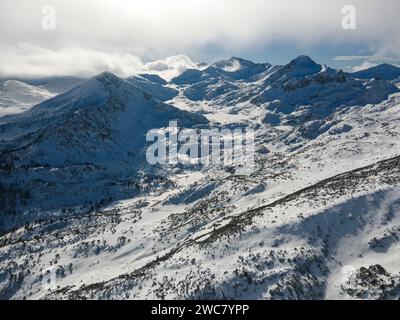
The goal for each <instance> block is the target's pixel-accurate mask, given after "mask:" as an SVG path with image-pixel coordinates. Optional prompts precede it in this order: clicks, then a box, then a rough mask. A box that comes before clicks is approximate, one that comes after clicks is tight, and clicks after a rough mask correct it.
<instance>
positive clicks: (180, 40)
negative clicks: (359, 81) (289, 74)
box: [0, 0, 400, 77]
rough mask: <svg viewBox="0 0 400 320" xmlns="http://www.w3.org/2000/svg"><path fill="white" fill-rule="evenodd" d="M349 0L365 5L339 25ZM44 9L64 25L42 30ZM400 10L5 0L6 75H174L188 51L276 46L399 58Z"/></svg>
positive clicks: (1, 14) (233, 1) (384, 4)
mask: <svg viewBox="0 0 400 320" xmlns="http://www.w3.org/2000/svg"><path fill="white" fill-rule="evenodd" d="M346 4H351V5H353V6H355V8H356V10H357V30H353V31H345V30H343V29H342V27H341V20H342V17H343V15H342V7H343V6H344V5H346ZM44 5H53V6H54V8H55V9H56V18H57V19H56V22H57V26H56V30H43V28H42V26H41V19H42V18H43V15H42V13H41V10H42V7H43V6H44ZM399 12H400V2H399V1H398V0H383V1H378V0H351V1H342V0H279V1H268V0H246V1H244V0H146V1H134V0H113V1H107V0H68V1H65V0H46V1H42V0H1V1H0V30H1V32H0V76H13V75H18V76H21V75H26V76H37V75H61V74H68V75H84V76H87V75H92V74H95V73H98V72H101V71H104V70H110V71H113V72H116V73H118V74H120V75H130V74H132V73H135V72H142V71H148V72H153V71H154V72H158V73H163V74H165V75H166V76H167V77H170V76H171V75H173V74H174V73H176V72H181V71H183V70H184V69H185V68H187V67H191V66H193V62H192V61H191V60H190V59H189V58H188V57H186V56H183V55H180V54H185V55H188V56H190V57H192V58H193V59H194V60H196V61H201V60H207V61H210V60H212V59H214V58H215V59H216V58H219V57H221V56H224V55H226V56H227V57H228V56H230V55H231V53H241V52H256V51H257V52H262V49H263V48H270V47H272V46H274V45H275V43H277V42H279V43H286V44H289V45H290V46H295V47H296V48H299V50H302V49H304V50H305V49H307V50H310V48H316V49H315V50H318V49H317V48H324V47H330V48H331V47H336V48H341V47H343V54H340V55H341V57H337V58H336V61H346V59H349V61H354V56H357V57H358V61H359V64H360V65H362V64H365V65H367V64H366V62H369V63H370V64H371V63H376V62H377V61H375V60H379V61H386V60H387V61H394V62H398V61H399V59H400V40H399V39H400V26H399V19H398V13H399ZM360 48H363V49H364V51H363V52H360V51H361V49H360ZM365 48H367V50H368V52H367V53H368V54H367V55H366V52H365ZM272 49H273V48H272ZM270 50H271V48H270ZM349 52H351V55H352V57H347V56H348V55H349ZM168 56H174V57H170V58H167V59H164V58H165V57H168ZM374 57H375V60H374ZM377 57H379V59H378V58H377ZM263 58H264V57H260V60H261V59H263ZM333 58H334V57H333V56H332V59H333ZM160 59H161V60H160ZM352 59H353V60H352ZM150 60H159V61H156V62H153V63H148V62H149V61H150ZM263 60H264V61H269V62H272V63H276V61H271V59H269V57H268V56H265V59H263Z"/></svg>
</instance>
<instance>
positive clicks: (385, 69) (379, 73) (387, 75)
mask: <svg viewBox="0 0 400 320" xmlns="http://www.w3.org/2000/svg"><path fill="white" fill-rule="evenodd" d="M350 75H351V76H352V77H354V78H359V79H372V78H374V77H375V78H381V79H384V80H395V79H398V78H400V68H399V67H397V66H394V65H391V64H387V63H384V64H380V65H379V66H376V67H372V68H369V69H366V70H362V71H358V72H353V73H350Z"/></svg>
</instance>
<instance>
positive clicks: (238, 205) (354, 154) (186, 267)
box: [0, 56, 400, 299]
mask: <svg viewBox="0 0 400 320" xmlns="http://www.w3.org/2000/svg"><path fill="white" fill-rule="evenodd" d="M389 80H390V81H389ZM389 80H385V79H384V78H382V77H380V78H377V77H371V78H367V79H363V78H362V77H353V76H352V75H351V74H346V73H344V72H342V71H341V70H334V69H331V68H329V67H327V66H323V65H320V64H318V63H316V62H315V61H313V60H312V59H311V58H309V57H307V56H300V57H297V58H296V59H294V60H292V61H291V62H289V63H288V64H286V65H284V66H272V65H270V64H268V63H264V64H262V63H253V62H251V61H247V60H244V59H240V58H230V59H228V60H223V61H220V62H217V63H215V64H212V65H210V66H208V67H205V68H202V69H191V70H187V71H185V72H184V73H183V74H181V75H180V76H178V77H177V78H175V79H172V81H171V82H169V83H167V82H164V81H163V80H162V79H160V78H157V77H155V76H149V75H141V76H134V77H130V78H128V79H125V80H124V79H121V78H118V77H116V76H114V75H113V74H110V73H103V74H101V75H99V76H97V77H94V78H92V79H89V80H87V81H85V82H82V83H80V84H78V85H77V86H75V87H74V88H73V89H71V90H69V91H68V92H66V93H64V94H61V95H58V96H56V97H54V98H51V99H49V100H47V101H45V102H43V103H41V104H39V105H37V106H35V107H33V108H31V109H30V110H29V111H26V112H24V113H21V114H18V115H11V116H6V117H2V118H0V163H1V166H0V181H1V183H0V189H1V191H2V192H1V195H0V203H1V207H0V219H1V228H2V232H3V235H2V236H1V237H0V298H3V299H24V298H26V299H148V298H161V299H163V298H168V299H210V298H211V299H215V298H217V299H222V298H225V299H226V298H228V299H397V298H399V297H400V158H399V157H400V152H399V150H400V89H399V88H398V87H397V86H395V85H394V82H393V81H391V80H392V79H389ZM161 101H164V102H161ZM170 120H178V124H179V126H182V127H186V128H193V127H197V128H214V129H215V128H218V129H221V128H236V127H247V128H251V129H253V130H255V150H256V155H255V165H254V168H252V170H251V173H250V174H248V175H243V174H241V173H240V172H239V170H238V169H239V168H238V167H232V166H224V165H223V164H219V165H212V166H206V167H201V166H185V165H179V166H171V165H168V166H167V165H165V166H157V167H153V166H150V165H149V164H147V162H146V161H145V159H144V152H145V147H146V145H145V138H144V135H145V133H146V131H147V130H149V129H152V128H163V127H165V126H167V125H168V122H169V121H170Z"/></svg>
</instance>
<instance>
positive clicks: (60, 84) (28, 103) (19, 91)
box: [0, 77, 83, 117]
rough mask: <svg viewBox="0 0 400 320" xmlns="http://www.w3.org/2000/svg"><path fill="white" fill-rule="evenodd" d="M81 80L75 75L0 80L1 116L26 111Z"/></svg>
mask: <svg viewBox="0 0 400 320" xmlns="http://www.w3.org/2000/svg"><path fill="white" fill-rule="evenodd" d="M81 81H83V79H80V78H75V77H50V78H39V79H8V80H0V117H1V116H4V115H9V114H17V113H21V112H24V111H26V110H28V109H29V108H31V107H32V106H34V105H35V104H38V103H40V102H43V101H45V100H48V99H50V98H52V97H54V96H55V95H57V94H61V93H63V92H65V91H67V90H69V89H71V88H72V87H74V86H75V85H77V84H78V83H79V82H81Z"/></svg>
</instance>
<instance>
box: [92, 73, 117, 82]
mask: <svg viewBox="0 0 400 320" xmlns="http://www.w3.org/2000/svg"><path fill="white" fill-rule="evenodd" d="M94 79H96V80H97V81H99V82H101V83H108V82H110V81H111V82H116V81H120V80H122V79H121V78H119V77H118V76H116V75H115V74H114V73H112V72H109V71H104V72H102V73H100V74H98V75H97V76H95V77H94Z"/></svg>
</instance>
